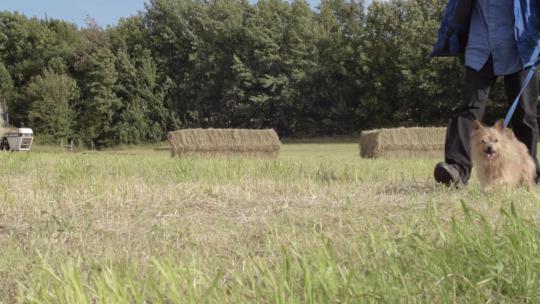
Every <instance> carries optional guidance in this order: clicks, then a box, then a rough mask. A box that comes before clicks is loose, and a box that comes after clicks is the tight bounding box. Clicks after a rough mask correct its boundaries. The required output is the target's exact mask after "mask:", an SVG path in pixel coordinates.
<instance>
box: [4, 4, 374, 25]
mask: <svg viewBox="0 0 540 304" xmlns="http://www.w3.org/2000/svg"><path fill="white" fill-rule="evenodd" d="M250 1H252V2H255V1H256V0H250ZM307 1H308V2H309V3H310V5H311V6H312V7H315V6H317V5H318V4H319V2H320V0H307ZM145 2H147V0H0V10H7V11H19V12H21V13H23V14H25V15H26V16H29V17H34V16H35V17H38V18H43V17H45V16H49V17H51V18H55V19H63V20H66V21H70V22H74V23H76V24H78V25H79V26H84V19H85V18H86V16H90V17H92V18H94V19H95V20H96V21H97V23H98V24H99V25H102V26H106V25H115V24H116V23H117V21H118V19H120V17H128V16H131V15H135V14H137V12H138V11H142V10H144V3H145ZM366 2H370V0H368V1H366Z"/></svg>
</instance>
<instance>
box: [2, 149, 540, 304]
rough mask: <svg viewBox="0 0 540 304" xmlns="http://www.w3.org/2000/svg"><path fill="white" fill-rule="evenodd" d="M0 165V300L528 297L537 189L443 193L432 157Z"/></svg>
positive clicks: (323, 153) (10, 160)
mask: <svg viewBox="0 0 540 304" xmlns="http://www.w3.org/2000/svg"><path fill="white" fill-rule="evenodd" d="M0 161H1V164H2V166H0V173H1V174H0V282H1V284H0V302H3V303H14V302H22V303H246V302H250V303H366V302H387V303H420V302H421V303H445V302H469V303H480V302H481V303H485V302H531V303H534V302H539V301H540V289H539V288H538V286H540V250H539V246H540V226H539V224H540V211H539V210H540V204H539V202H540V198H539V197H540V196H539V194H538V193H540V186H539V187H537V188H535V189H534V191H532V192H528V191H526V190H522V189H519V190H515V191H506V192H504V191H500V192H495V193H490V194H484V193H482V192H481V191H480V190H479V188H478V183H477V182H476V180H475V179H473V180H472V181H471V184H470V185H469V186H468V187H467V188H465V189H461V190H454V189H448V188H445V187H440V186H437V185H435V184H434V182H433V181H432V170H433V166H434V165H435V163H436V162H437V161H438V159H422V158H416V159H391V160H366V159H361V158H360V157H359V156H358V146H357V145H356V144H352V143H327V144H309V143H296V144H285V145H283V147H282V152H281V156H280V158H279V159H278V160H254V159H197V158H188V159H172V158H170V156H169V154H168V153H167V152H156V151H153V150H152V149H150V148H148V149H145V148H141V149H131V150H121V151H103V152H87V153H67V152H66V153H63V152H62V153H61V152H58V151H56V152H55V151H50V150H49V151H45V150H42V151H35V152H32V153H30V154H23V153H20V154H19V153H2V154H0Z"/></svg>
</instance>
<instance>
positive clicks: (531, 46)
mask: <svg viewBox="0 0 540 304" xmlns="http://www.w3.org/2000/svg"><path fill="white" fill-rule="evenodd" d="M473 1H474V0H449V1H448V4H447V5H446V9H445V11H444V15H443V18H442V21H441V27H440V29H439V32H438V37H437V42H436V43H435V45H433V55H434V56H458V55H462V54H463V53H464V52H465V47H466V46H467V36H468V34H469V23H470V21H471V11H472V4H473ZM514 19H515V20H514V21H515V35H516V43H517V47H518V52H519V56H520V57H521V62H523V65H524V67H529V66H532V65H535V64H537V63H538V61H539V59H540V58H539V57H540V1H538V0H514Z"/></svg>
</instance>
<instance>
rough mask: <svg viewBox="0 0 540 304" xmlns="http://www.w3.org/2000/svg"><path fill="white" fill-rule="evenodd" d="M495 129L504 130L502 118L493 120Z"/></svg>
mask: <svg viewBox="0 0 540 304" xmlns="http://www.w3.org/2000/svg"><path fill="white" fill-rule="evenodd" d="M494 127H495V129H497V130H499V131H502V130H504V119H499V120H497V121H496V122H495V126H494Z"/></svg>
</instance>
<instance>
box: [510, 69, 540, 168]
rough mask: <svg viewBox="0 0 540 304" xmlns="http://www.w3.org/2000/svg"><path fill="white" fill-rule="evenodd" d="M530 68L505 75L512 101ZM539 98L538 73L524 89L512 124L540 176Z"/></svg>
mask: <svg viewBox="0 0 540 304" xmlns="http://www.w3.org/2000/svg"><path fill="white" fill-rule="evenodd" d="M528 73H529V70H528V69H527V70H521V71H519V72H517V73H514V74H510V75H506V76H504V88H505V90H506V96H507V98H508V100H509V102H510V103H512V102H513V101H514V99H515V98H516V96H517V95H518V94H519V91H520V90H521V84H522V83H523V80H524V79H525V77H527V74H528ZM537 98H538V79H537V75H536V73H535V74H534V76H533V78H532V79H531V81H530V82H529V84H528V85H527V87H526V88H525V91H523V94H522V95H521V97H520V100H519V103H518V106H517V108H516V111H515V113H514V115H513V117H512V120H511V123H510V124H511V126H512V129H513V131H514V134H515V135H516V137H517V139H519V140H520V141H521V142H522V143H524V144H525V146H527V148H528V149H529V153H530V154H531V156H532V158H533V160H534V163H535V164H536V176H537V177H538V176H540V174H539V173H540V169H539V166H538V159H537V157H536V151H537V150H536V146H537V142H538V120H537V119H538V115H537V114H536V108H537Z"/></svg>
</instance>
